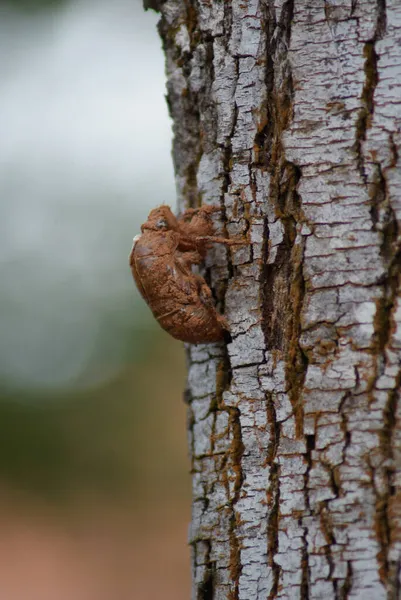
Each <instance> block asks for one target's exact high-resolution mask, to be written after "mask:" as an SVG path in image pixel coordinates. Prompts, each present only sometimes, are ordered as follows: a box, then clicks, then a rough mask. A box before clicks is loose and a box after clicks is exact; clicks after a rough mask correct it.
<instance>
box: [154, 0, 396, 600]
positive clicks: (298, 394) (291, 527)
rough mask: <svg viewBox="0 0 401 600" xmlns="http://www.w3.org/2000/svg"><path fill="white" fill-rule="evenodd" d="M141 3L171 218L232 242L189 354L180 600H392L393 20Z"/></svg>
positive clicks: (271, 6) (264, 4) (376, 10)
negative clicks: (172, 191)
mask: <svg viewBox="0 0 401 600" xmlns="http://www.w3.org/2000/svg"><path fill="white" fill-rule="evenodd" d="M151 4H152V5H155V7H156V8H157V9H158V10H159V11H160V14H161V20H160V25H159V31H160V34H161V37H162V39H163V48H164V51H165V53H166V70H167V90H168V104H169V107H170V114H171V116H172V119H173V127H174V146H173V157H174V166H175V171H176V181H177V192H178V204H179V210H182V209H183V208H184V207H186V206H196V205H198V204H200V203H207V204H212V205H215V206H220V208H221V214H220V218H218V216H217V215H216V232H219V233H220V234H224V235H225V236H229V237H232V238H235V239H236V241H237V244H236V245H235V246H230V247H229V248H228V249H227V248H223V247H217V246H216V247H213V248H211V249H210V252H209V253H208V256H207V259H206V262H205V265H202V267H201V269H202V271H203V272H204V273H205V276H206V278H207V281H208V282H209V283H210V286H211V288H212V291H213V295H214V298H215V299H216V303H217V307H218V309H219V310H221V311H222V312H224V315H225V317H226V318H227V320H228V322H229V324H230V335H229V336H227V340H226V344H225V345H218V344H209V345H197V346H188V348H187V355H188V383H187V393H186V400H187V402H188V404H189V409H188V410H189V415H190V416H189V425H188V430H189V447H190V453H191V461H192V462H191V468H192V477H193V511H192V523H191V530H190V544H191V549H192V566H193V590H192V598H193V600H223V599H224V600H226V599H230V600H251V599H252V600H266V599H269V600H276V599H277V600H278V599H280V600H285V599H288V600H294V599H301V598H302V599H309V598H310V599H312V598H325V599H327V600H330V599H333V600H345V599H348V598H350V599H351V598H352V600H359V599H363V600H388V599H394V600H395V599H398V598H399V597H400V565H401V403H400V400H399V394H400V386H401V301H400V295H401V239H400V238H401V227H400V219H401V168H400V167H401V165H400V158H399V156H400V146H401V134H400V131H401V102H400V98H401V5H400V3H399V2H398V1H397V0H366V1H364V2H359V1H357V2H354V1H353V0H349V2H348V3H347V2H345V3H344V2H343V3H338V2H332V1H331V0H325V1H324V2H321V3H319V2H312V3H309V4H307V5H306V4H305V3H304V2H301V1H300V0H287V1H284V2H282V3H279V2H273V0H246V1H243V0H232V2H223V1H222V0H184V1H183V0H164V1H163V2H153V1H152V2H151V3H150V2H148V5H149V6H150V5H151Z"/></svg>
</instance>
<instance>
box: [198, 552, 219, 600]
mask: <svg viewBox="0 0 401 600" xmlns="http://www.w3.org/2000/svg"><path fill="white" fill-rule="evenodd" d="M202 542H203V543H204V544H205V545H206V547H207V550H206V560H205V563H206V564H205V574H204V579H203V581H202V583H201V584H200V585H199V586H198V589H197V596H196V600H213V599H214V587H215V586H214V581H215V577H216V565H215V563H214V562H212V561H211V560H210V554H211V542H210V540H202ZM195 564H196V546H195Z"/></svg>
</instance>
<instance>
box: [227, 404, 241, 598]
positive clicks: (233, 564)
mask: <svg viewBox="0 0 401 600" xmlns="http://www.w3.org/2000/svg"><path fill="white" fill-rule="evenodd" d="M227 410H228V414H229V426H231V430H232V434H233V438H232V443H231V448H230V458H231V467H232V469H233V470H234V473H235V481H234V497H233V498H231V499H230V509H231V517H230V528H229V537H230V576H231V581H232V583H233V584H234V590H230V592H229V596H228V597H229V600H238V598H239V578H240V576H241V571H242V565H241V548H240V544H239V541H238V537H237V530H238V524H237V522H236V515H235V504H236V503H237V502H238V500H239V496H240V492H241V487H242V484H243V481H244V475H243V472H242V466H241V458H242V455H243V453H244V444H243V443H242V432H241V421H240V411H239V409H238V408H228V409H227Z"/></svg>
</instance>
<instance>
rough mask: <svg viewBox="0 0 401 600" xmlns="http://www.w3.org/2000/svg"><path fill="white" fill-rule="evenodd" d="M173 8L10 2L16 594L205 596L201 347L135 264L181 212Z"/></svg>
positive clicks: (79, 0)
mask: <svg viewBox="0 0 401 600" xmlns="http://www.w3.org/2000/svg"><path fill="white" fill-rule="evenodd" d="M157 20H158V17H157V15H155V14H154V13H152V12H151V11H149V12H147V13H144V12H143V9H142V2H141V1H140V0H115V1H114V2H110V1H109V0H63V1H61V0H60V1H55V0H53V1H51V0H42V1H39V0H15V1H14V2H12V1H11V0H9V1H4V0H3V2H2V3H1V4H0V73H1V77H0V131H1V143H0V268H1V282H2V285H1V287H0V333H1V335H0V490H1V494H0V521H1V527H2V529H1V530H2V531H3V534H2V535H0V599H1V600H3V598H4V599H5V600H17V599H18V600H25V599H26V600H36V598H38V600H39V599H40V600H47V599H48V598H49V600H50V599H52V600H53V599H54V598H57V600H62V599H63V598H71V597H74V599H80V598H81V597H82V599H83V600H92V599H93V600H120V598H121V599H123V598H124V599H125V598H127V599H131V598H135V600H136V599H138V600H147V599H154V598H158V597H159V596H160V594H161V593H163V598H165V599H168V598H174V599H175V600H179V599H181V598H188V596H189V583H188V579H189V573H188V571H189V564H188V563H189V561H188V556H187V555H188V551H187V548H186V528H187V523H188V522H189V504H190V499H189V487H190V482H189V475H188V468H189V463H188V459H187V448H186V424H185V419H186V416H185V406H184V404H183V401H182V390H183V388H184V381H185V367H184V352H183V348H182V345H181V344H180V343H179V342H176V341H174V340H172V339H170V338H169V337H168V336H167V334H165V333H164V332H163V331H161V330H160V329H159V328H158V326H157V324H155V322H154V320H153V318H152V316H151V314H150V312H149V310H148V308H147V307H146V306H145V305H144V303H143V301H142V300H141V299H140V297H139V295H138V293H137V291H136V289H135V287H134V283H133V281H132V278H131V274H130V271H129V268H128V253H129V251H130V246H131V243H132V238H133V236H134V235H135V234H136V233H137V232H138V231H139V227H140V224H141V222H143V221H144V220H145V219H146V216H147V214H148V212H149V210H150V209H151V208H152V207H154V206H156V205H158V204H161V203H167V204H170V205H172V206H174V202H175V192H174V182H173V173H172V163H171V157H170V146H171V124H170V122H169V119H168V115H167V108H166V105H165V100H164V85H165V84H164V56H163V53H162V50H161V47H160V41H159V38H158V35H157V30H156V24H157Z"/></svg>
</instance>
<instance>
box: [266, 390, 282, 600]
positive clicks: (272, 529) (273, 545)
mask: <svg viewBox="0 0 401 600" xmlns="http://www.w3.org/2000/svg"><path fill="white" fill-rule="evenodd" d="M266 412H267V422H268V423H269V424H270V444H269V447H268V449H267V456H266V462H267V464H268V465H270V475H269V485H268V488H267V505H268V507H269V508H270V512H269V517H268V524H267V562H268V564H269V567H270V568H271V570H272V573H273V584H272V588H271V592H270V594H269V596H268V599H267V600H273V599H274V598H276V597H277V592H278V586H279V581H280V574H281V567H280V565H278V564H276V563H275V562H274V556H275V554H276V553H277V550H278V522H279V507H280V483H279V474H280V468H279V465H278V464H277V463H275V462H274V461H275V458H276V455H277V450H278V446H279V443H280V425H279V423H278V421H277V418H276V410H275V407H274V400H273V397H272V395H271V394H268V395H267V396H266Z"/></svg>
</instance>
